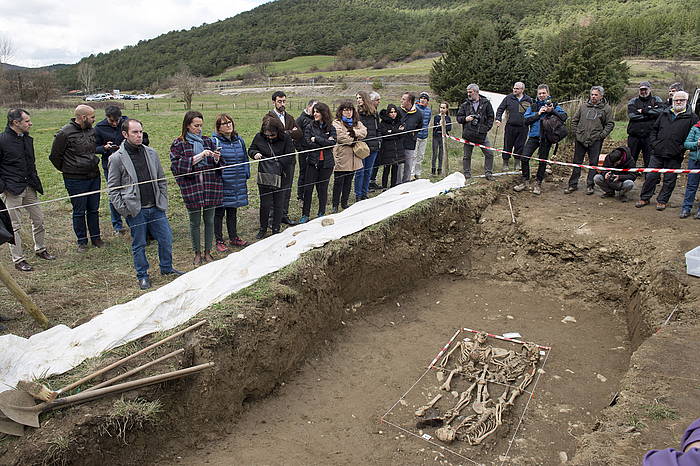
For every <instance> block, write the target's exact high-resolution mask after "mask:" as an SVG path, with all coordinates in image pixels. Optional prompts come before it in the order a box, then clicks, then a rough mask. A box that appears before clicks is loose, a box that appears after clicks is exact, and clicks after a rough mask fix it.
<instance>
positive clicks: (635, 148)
mask: <svg viewBox="0 0 700 466" xmlns="http://www.w3.org/2000/svg"><path fill="white" fill-rule="evenodd" d="M627 145H628V146H629V148H630V151H631V152H632V158H634V161H635V162H637V159H638V158H639V153H640V152H641V153H642V157H643V159H642V160H644V168H647V167H648V166H649V161H650V160H651V144H650V143H649V136H648V135H647V136H646V137H643V138H640V137H637V136H630V135H628V136H627Z"/></svg>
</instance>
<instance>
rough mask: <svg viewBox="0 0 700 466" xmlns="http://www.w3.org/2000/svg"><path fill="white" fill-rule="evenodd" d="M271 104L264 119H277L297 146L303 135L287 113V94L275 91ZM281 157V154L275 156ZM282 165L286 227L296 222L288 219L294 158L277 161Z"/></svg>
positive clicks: (291, 155) (283, 218)
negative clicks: (271, 106) (271, 107)
mask: <svg viewBox="0 0 700 466" xmlns="http://www.w3.org/2000/svg"><path fill="white" fill-rule="evenodd" d="M272 103H273V104H274V108H273V109H272V110H270V111H269V112H268V113H267V114H266V115H265V117H273V118H277V119H278V120H280V121H281V122H282V125H283V126H284V132H285V133H287V134H288V135H289V136H290V137H291V138H292V141H294V143H295V144H297V143H298V142H297V141H299V140H300V139H301V138H303V137H304V133H303V131H302V130H301V129H299V127H298V126H297V122H296V120H294V117H293V116H292V115H290V114H289V113H287V94H285V93H284V92H282V91H275V92H274V93H273V94H272ZM277 155H282V154H277ZM278 160H279V162H280V164H281V165H282V187H281V188H280V189H282V190H283V191H284V206H283V208H282V223H286V224H287V225H296V224H297V222H295V221H293V220H291V219H290V218H289V200H290V199H291V198H292V184H293V183H294V165H296V157H295V156H294V154H290V155H288V156H287V157H282V158H280V159H278Z"/></svg>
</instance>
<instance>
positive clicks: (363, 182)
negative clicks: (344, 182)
mask: <svg viewBox="0 0 700 466" xmlns="http://www.w3.org/2000/svg"><path fill="white" fill-rule="evenodd" d="M378 154H379V151H378V150H375V151H374V152H370V153H369V155H368V156H367V157H366V158H365V159H364V160H363V161H362V163H364V167H363V168H360V169H359V170H357V171H355V196H357V197H362V196H366V195H367V193H369V181H370V179H371V178H372V171H373V170H374V162H375V161H376V160H377V155H378Z"/></svg>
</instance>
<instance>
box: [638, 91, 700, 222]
mask: <svg viewBox="0 0 700 466" xmlns="http://www.w3.org/2000/svg"><path fill="white" fill-rule="evenodd" d="M672 102H673V106H672V107H671V108H667V109H665V110H664V111H663V112H662V113H661V115H659V118H657V120H656V122H654V126H653V127H652V131H651V141H650V143H651V149H652V151H653V153H652V156H651V161H650V162H649V168H681V164H682V163H683V155H684V154H685V147H684V145H683V144H684V143H685V138H686V137H687V136H688V133H689V132H690V129H691V128H692V127H693V125H694V124H695V123H697V122H698V116H697V115H696V114H695V113H693V112H692V111H691V109H690V107H689V106H688V93H687V92H684V91H679V92H676V93H675V94H674V95H673V100H672ZM677 177H678V175H677V174H675V173H664V182H663V187H662V188H661V191H660V192H659V195H658V196H657V198H656V210H664V209H665V208H666V204H667V203H668V200H669V199H670V198H671V194H672V193H673V189H674V188H675V187H676V178H677ZM660 179H661V175H660V174H659V173H647V177H646V180H644V185H643V186H642V193H641V195H640V196H639V200H638V201H637V203H636V204H635V207H644V206H646V205H649V200H650V199H651V197H652V196H653V195H654V191H655V190H656V185H657V184H659V180H660Z"/></svg>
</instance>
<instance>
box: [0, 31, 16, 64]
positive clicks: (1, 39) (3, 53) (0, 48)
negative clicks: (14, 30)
mask: <svg viewBox="0 0 700 466" xmlns="http://www.w3.org/2000/svg"><path fill="white" fill-rule="evenodd" d="M14 54H15V44H14V43H13V42H12V39H10V38H9V37H7V36H6V35H4V34H0V63H5V64H7V62H8V61H10V59H11V58H12V57H13V56H14Z"/></svg>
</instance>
